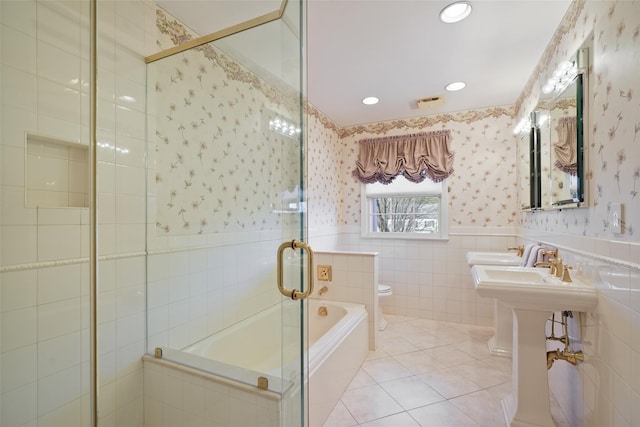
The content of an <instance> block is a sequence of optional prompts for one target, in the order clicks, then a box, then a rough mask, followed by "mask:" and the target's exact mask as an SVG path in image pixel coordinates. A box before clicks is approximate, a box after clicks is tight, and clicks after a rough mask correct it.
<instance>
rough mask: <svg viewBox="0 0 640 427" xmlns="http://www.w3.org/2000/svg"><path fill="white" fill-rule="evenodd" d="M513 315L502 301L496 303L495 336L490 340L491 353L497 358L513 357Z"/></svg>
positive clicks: (494, 314) (494, 316) (494, 313)
mask: <svg viewBox="0 0 640 427" xmlns="http://www.w3.org/2000/svg"><path fill="white" fill-rule="evenodd" d="M512 318H513V313H512V312H511V307H508V306H506V305H504V304H503V303H501V302H500V301H497V300H496V301H495V303H494V312H493V325H494V327H493V336H492V337H491V339H489V342H488V344H487V345H488V346H489V352H490V353H491V354H493V355H495V356H502V357H511V347H512V343H513V320H512Z"/></svg>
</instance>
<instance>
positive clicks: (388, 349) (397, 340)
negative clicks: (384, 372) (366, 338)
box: [379, 336, 418, 356]
mask: <svg viewBox="0 0 640 427" xmlns="http://www.w3.org/2000/svg"><path fill="white" fill-rule="evenodd" d="M379 348H380V349H381V350H382V351H384V352H385V353H387V354H389V355H391V356H395V355H398V354H404V353H409V352H411V351H417V350H418V347H416V346H414V345H413V344H411V343H410V342H409V341H407V339H406V338H405V337H402V336H394V337H391V338H386V337H385V338H382V339H380V342H379Z"/></svg>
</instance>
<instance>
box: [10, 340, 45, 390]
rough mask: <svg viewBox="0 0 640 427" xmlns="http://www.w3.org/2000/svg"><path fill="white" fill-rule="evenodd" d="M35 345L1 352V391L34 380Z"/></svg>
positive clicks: (35, 377)
mask: <svg viewBox="0 0 640 427" xmlns="http://www.w3.org/2000/svg"><path fill="white" fill-rule="evenodd" d="M37 373H38V363H37V346H36V345H35V344H33V345H27V346H24V347H21V348H18V349H16V350H13V351H7V352H5V353H3V354H2V393H6V392H8V391H11V390H14V389H17V388H19V387H23V386H25V385H28V384H30V383H32V382H34V381H36V380H37V379H38V378H37Z"/></svg>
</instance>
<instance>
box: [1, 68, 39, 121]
mask: <svg viewBox="0 0 640 427" xmlns="http://www.w3.org/2000/svg"><path fill="white" fill-rule="evenodd" d="M1 78H2V103H3V104H6V105H11V106H12V107H17V108H21V109H25V110H28V111H30V112H35V111H36V99H37V97H36V86H37V85H36V77H35V75H34V74H30V73H26V72H24V71H20V70H18V69H15V68H12V67H9V66H7V65H2V75H1ZM3 114H4V111H3Z"/></svg>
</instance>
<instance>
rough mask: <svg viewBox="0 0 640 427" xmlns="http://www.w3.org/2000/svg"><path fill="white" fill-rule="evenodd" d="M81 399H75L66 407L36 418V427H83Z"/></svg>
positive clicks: (82, 403)
mask: <svg viewBox="0 0 640 427" xmlns="http://www.w3.org/2000/svg"><path fill="white" fill-rule="evenodd" d="M83 405H85V403H84V402H83V401H82V399H76V400H74V401H72V402H70V403H68V404H66V405H63V406H60V407H58V408H55V409H54V410H52V411H50V412H48V413H46V414H44V415H42V416H41V417H39V418H38V427H57V426H79V425H83V424H84V423H83V419H82V412H83V410H85V408H84V406H83Z"/></svg>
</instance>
